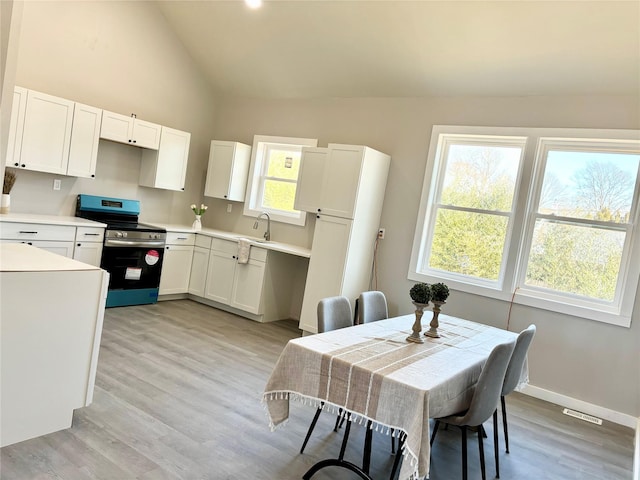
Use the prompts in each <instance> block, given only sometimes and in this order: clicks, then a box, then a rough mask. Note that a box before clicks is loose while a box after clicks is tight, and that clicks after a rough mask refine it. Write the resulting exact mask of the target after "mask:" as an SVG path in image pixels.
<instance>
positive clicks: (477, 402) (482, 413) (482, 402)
mask: <svg viewBox="0 0 640 480" xmlns="http://www.w3.org/2000/svg"><path fill="white" fill-rule="evenodd" d="M515 345H516V341H515V340H511V341H509V342H505V343H501V344H499V345H496V346H495V347H494V349H493V350H492V351H491V354H490V355H489V358H488V359H487V361H486V363H485V364H484V367H483V368H482V372H481V373H480V378H478V383H477V384H476V389H475V391H474V393H473V398H472V399H471V404H470V405H469V410H467V413H466V414H465V415H464V416H463V418H461V419H460V420H459V421H458V422H456V423H457V424H458V425H470V426H476V425H481V424H482V423H484V422H486V421H487V420H488V419H489V418H490V417H491V415H493V412H494V411H495V410H496V408H497V406H498V400H500V392H501V390H502V384H503V383H504V375H505V373H506V372H507V366H508V365H509V359H511V355H512V354H513V349H514V348H515Z"/></svg>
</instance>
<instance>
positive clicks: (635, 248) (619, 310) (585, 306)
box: [408, 125, 640, 327]
mask: <svg viewBox="0 0 640 480" xmlns="http://www.w3.org/2000/svg"><path fill="white" fill-rule="evenodd" d="M443 134H444V135H461V136H465V137H468V136H472V135H492V136H500V135H503V136H508V137H511V136H514V137H527V142H526V146H525V152H524V159H523V163H522V165H521V171H520V173H519V177H518V182H519V184H518V185H517V186H516V189H517V191H516V194H515V195H516V198H515V199H514V202H515V216H514V217H513V225H512V228H511V234H510V237H509V236H508V237H507V240H506V245H507V248H506V251H507V252H508V254H507V258H506V264H505V265H506V266H505V268H504V270H503V273H504V278H501V280H502V281H500V282H489V281H486V282H477V283H476V284H470V283H468V281H467V280H466V278H465V277H464V276H462V275H455V274H451V273H449V272H446V273H445V272H443V274H442V276H434V275H427V274H424V273H421V272H418V271H417V270H418V266H419V265H422V255H423V254H428V249H424V248H423V247H424V244H425V242H426V238H427V234H428V230H427V229H426V228H425V222H427V221H429V220H430V218H431V216H432V215H431V213H432V208H433V204H434V200H435V199H436V198H439V197H438V195H439V190H438V189H439V186H438V185H436V183H437V181H438V180H439V179H440V178H441V177H442V175H441V174H440V172H439V171H436V169H435V167H436V161H437V160H438V153H439V148H441V145H440V142H439V138H440V135H443ZM560 139H562V141H563V142H566V144H568V143H569V141H570V139H574V140H575V141H576V142H580V141H584V140H590V141H592V140H594V139H602V144H603V145H606V146H607V148H616V147H615V145H619V146H620V149H621V151H624V149H625V148H628V147H629V145H632V146H633V148H634V151H636V152H637V149H638V148H640V131H638V130H595V129H566V128H562V129H561V128H553V129H551V128H519V127H465V126H446V125H436V126H434V127H433V129H432V135H431V142H430V145H429V152H428V157H427V164H426V169H425V175H424V182H423V186H422V195H421V198H420V206H419V211H418V218H417V222H416V231H415V235H414V240H413V248H412V251H411V260H410V264H409V273H408V278H409V279H410V280H414V281H421V282H427V283H434V282H439V281H445V282H446V283H447V284H448V285H449V287H450V288H452V289H453V290H459V291H463V292H467V293H472V294H476V295H481V296H487V297H491V298H495V299H499V300H503V301H511V300H513V302H514V303H517V304H521V305H528V306H531V307H535V308H541V309H545V310H550V311H553V312H558V313H562V314H567V315H573V316H577V317H581V318H585V319H590V320H596V321H600V322H604V323H609V324H612V325H618V326H623V327H629V326H630V325H631V313H632V310H633V307H634V301H635V297H636V292H637V289H638V283H639V277H640V211H639V210H640V208H636V210H635V211H631V212H630V223H631V225H633V228H632V229H631V230H632V231H631V234H630V237H629V239H628V242H627V243H628V245H626V246H625V252H623V260H622V269H623V270H622V277H621V278H622V282H621V288H623V289H624V291H621V292H620V295H619V301H617V302H615V301H614V302H612V303H611V304H607V305H603V304H600V303H598V302H596V301H583V302H579V303H580V304H579V305H578V304H567V303H566V298H563V297H562V296H560V295H553V294H552V293H550V292H542V291H540V290H539V289H534V288H528V287H527V288H523V287H519V288H516V286H517V285H522V284H523V282H522V279H523V276H524V275H525V273H526V272H523V271H522V270H523V269H526V263H524V261H523V260H519V259H521V258H522V257H523V252H526V253H527V256H528V245H527V243H528V241H529V240H528V238H529V236H530V234H529V231H530V229H531V228H532V224H531V221H532V220H531V219H532V218H533V215H532V209H533V208H534V207H535V206H536V205H537V200H538V199H537V198H534V197H535V192H538V191H539V190H540V189H539V188H538V187H539V183H541V182H542V175H543V172H544V170H542V172H541V171H540V170H538V171H537V172H534V171H533V168H534V165H535V159H536V156H537V154H538V150H539V149H540V148H543V145H544V143H543V140H544V142H547V144H554V145H555V144H556V143H560V142H558V140H560ZM627 151H628V150H627ZM438 167H439V166H438ZM542 167H544V166H543V165H542V166H540V165H539V166H538V169H540V168H542ZM534 175H535V176H534ZM639 192H640V175H639V176H638V178H637V179H636V193H635V194H636V195H638V194H639ZM639 203H640V202H639V201H638V199H636V206H638V205H639ZM634 228H635V230H634ZM508 235H509V233H508ZM503 261H504V260H503ZM434 273H435V272H434Z"/></svg>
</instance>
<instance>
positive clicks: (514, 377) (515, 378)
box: [502, 325, 536, 396]
mask: <svg viewBox="0 0 640 480" xmlns="http://www.w3.org/2000/svg"><path fill="white" fill-rule="evenodd" d="M535 334H536V326H535V325H529V327H527V328H526V329H525V330H523V331H522V332H520V334H519V335H518V339H517V340H516V348H515V349H514V350H513V355H511V360H510V361H509V366H508V367H507V373H506V375H505V376H504V384H503V385H502V396H505V395H509V394H510V393H511V392H513V391H514V390H515V388H516V387H517V386H518V383H519V382H520V376H521V375H522V369H523V368H524V362H525V360H526V359H527V352H528V351H529V346H531V342H532V341H533V336H534V335H535Z"/></svg>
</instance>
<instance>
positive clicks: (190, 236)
mask: <svg viewBox="0 0 640 480" xmlns="http://www.w3.org/2000/svg"><path fill="white" fill-rule="evenodd" d="M195 237H196V235H195V233H179V232H167V241H166V244H167V245H193V244H195Z"/></svg>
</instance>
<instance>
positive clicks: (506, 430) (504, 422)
mask: <svg viewBox="0 0 640 480" xmlns="http://www.w3.org/2000/svg"><path fill="white" fill-rule="evenodd" d="M500 404H501V406H502V427H503V428H504V445H505V447H506V448H507V453H509V427H507V404H506V402H505V401H504V395H501V396H500Z"/></svg>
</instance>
